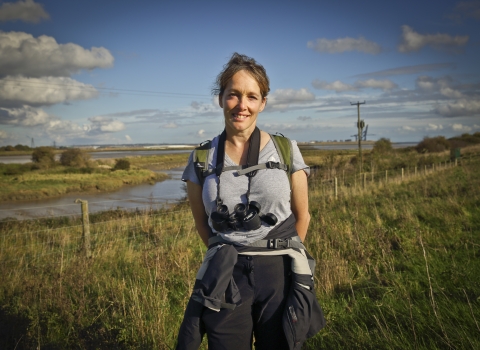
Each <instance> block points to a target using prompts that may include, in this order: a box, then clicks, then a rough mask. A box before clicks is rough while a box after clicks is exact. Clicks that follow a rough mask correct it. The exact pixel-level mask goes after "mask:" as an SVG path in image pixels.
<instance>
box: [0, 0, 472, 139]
mask: <svg viewBox="0 0 480 350" xmlns="http://www.w3.org/2000/svg"><path fill="white" fill-rule="evenodd" d="M479 29H480V1H466V2H458V1H441V2H440V1H439V2H435V5H434V6H432V3H431V2H426V1H410V0H403V1H397V0H394V1H365V2H353V1H335V2H334V1H303V0H299V1H295V2H294V1H250V0H245V1H227V0H224V1H206V0H204V1H201V0H199V1H193V0H192V1H182V0H177V1H118V0H116V1H110V0H98V1H90V0H82V1H77V0H68V1H59V0H44V1H37V0H21V1H15V0H11V1H3V2H2V1H0V144H1V145H7V144H17V143H21V144H27V145H30V141H31V138H34V140H35V145H36V146H39V145H51V144H52V143H53V142H55V143H56V144H57V145H74V144H75V145H80V144H106V143H109V144H112V143H113V144H124V143H132V144H136V143H199V142H201V141H204V140H206V139H209V138H212V137H213V136H215V135H217V134H218V133H219V132H221V130H222V129H223V117H222V110H221V109H220V107H219V106H218V104H217V103H216V101H217V100H216V97H215V96H212V95H211V93H210V90H211V87H212V84H213V82H214V80H215V77H216V75H217V74H218V73H219V71H220V70H221V69H222V66H223V65H224V64H225V63H226V62H227V61H228V59H229V57H230V56H231V54H232V53H233V52H239V53H242V54H246V55H248V56H251V57H254V58H255V59H256V60H257V61H258V62H259V63H261V64H263V65H264V67H265V68H266V70H267V73H268V75H269V78H270V81H271V86H270V87H271V91H270V94H269V96H268V103H267V108H266V109H265V111H264V112H262V113H261V114H260V116H259V120H258V125H259V127H260V128H261V129H263V130H266V131H268V132H272V133H275V132H281V133H283V134H285V135H287V136H289V137H290V138H292V139H296V140H298V141H311V140H324V141H325V140H330V139H337V140H340V139H347V138H351V137H350V135H353V134H355V133H356V126H355V125H356V119H357V109H356V106H352V105H350V103H351V102H352V103H353V102H357V101H360V102H363V101H366V104H365V105H362V106H361V117H362V119H364V120H365V123H366V124H368V125H369V129H368V131H369V134H370V136H369V139H372V140H376V139H379V138H380V137H386V138H389V139H391V140H392V141H394V142H402V141H404V142H405V141H406V142H408V141H410V142H416V141H419V140H421V139H422V138H423V137H424V136H436V135H444V136H447V137H451V136H455V135H460V134H462V133H466V132H468V133H473V132H476V131H480V68H479V63H478V62H480V30H479Z"/></svg>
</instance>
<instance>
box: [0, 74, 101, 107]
mask: <svg viewBox="0 0 480 350" xmlns="http://www.w3.org/2000/svg"><path fill="white" fill-rule="evenodd" d="M97 96H98V91H97V90H96V89H95V88H94V87H93V86H92V85H88V84H84V83H81V82H79V81H76V80H73V79H71V78H65V77H43V78H24V77H17V78H12V77H6V78H4V79H0V103H1V104H2V105H4V106H8V107H20V106H22V105H24V104H27V105H31V106H42V105H53V104H57V103H62V102H65V101H71V100H84V99H90V98H94V97H97Z"/></svg>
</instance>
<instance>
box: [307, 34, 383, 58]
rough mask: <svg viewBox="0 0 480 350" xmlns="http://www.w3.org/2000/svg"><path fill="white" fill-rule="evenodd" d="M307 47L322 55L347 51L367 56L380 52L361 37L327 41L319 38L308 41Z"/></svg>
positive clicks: (376, 46)
mask: <svg viewBox="0 0 480 350" xmlns="http://www.w3.org/2000/svg"><path fill="white" fill-rule="evenodd" d="M307 47H308V48H310V49H314V50H315V51H318V52H322V53H342V52H347V51H360V52H364V53H369V54H373V55H375V54H378V53H380V52H381V51H382V47H381V46H380V45H378V44H377V43H375V42H373V41H369V40H367V39H365V38H364V37H363V36H361V37H359V38H358V39H354V38H349V37H345V38H339V39H333V40H328V39H325V38H320V39H317V40H315V41H309V42H308V43H307Z"/></svg>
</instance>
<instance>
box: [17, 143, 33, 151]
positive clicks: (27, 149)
mask: <svg viewBox="0 0 480 350" xmlns="http://www.w3.org/2000/svg"><path fill="white" fill-rule="evenodd" d="M13 148H15V149H16V150H17V151H29V150H30V149H31V148H30V147H28V146H26V145H20V144H18V145H15V146H14V147H13Z"/></svg>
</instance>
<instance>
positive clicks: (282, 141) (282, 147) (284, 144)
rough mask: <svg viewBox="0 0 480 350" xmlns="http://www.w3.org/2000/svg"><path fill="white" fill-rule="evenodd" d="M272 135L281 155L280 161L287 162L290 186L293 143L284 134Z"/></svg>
mask: <svg viewBox="0 0 480 350" xmlns="http://www.w3.org/2000/svg"><path fill="white" fill-rule="evenodd" d="M270 137H271V139H272V141H273V144H274V145H275V148H276V149H277V152H278V155H279V157H280V163H283V164H286V165H287V167H288V169H287V174H288V181H289V182H290V186H291V185H292V181H291V177H292V171H293V151H292V143H291V141H290V139H289V138H288V137H285V136H283V135H278V134H276V135H272V134H270Z"/></svg>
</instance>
